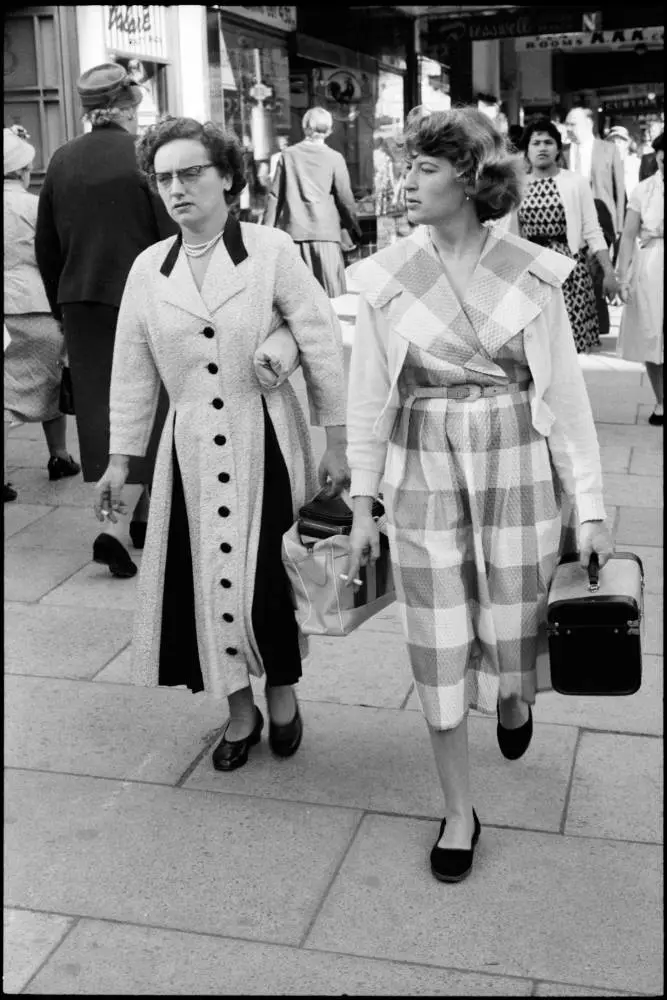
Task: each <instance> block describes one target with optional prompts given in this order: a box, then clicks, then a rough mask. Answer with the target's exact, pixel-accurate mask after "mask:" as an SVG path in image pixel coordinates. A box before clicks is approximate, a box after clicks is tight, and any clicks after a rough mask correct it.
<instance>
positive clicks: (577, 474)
mask: <svg viewBox="0 0 667 1000" xmlns="http://www.w3.org/2000/svg"><path fill="white" fill-rule="evenodd" d="M494 244H495V245H496V249H500V251H501V253H500V254H498V253H496V254H495V255H494V256H495V257H496V259H497V258H499V257H503V256H506V257H507V259H508V260H509V259H511V258H512V255H514V256H515V257H516V256H517V255H520V258H523V262H521V263H519V264H518V265H517V274H518V278H517V280H516V281H515V282H514V283H513V284H511V285H509V284H508V285H507V286H506V291H505V292H504V294H501V295H500V296H499V297H498V301H497V303H496V305H495V308H494V311H493V317H494V319H495V320H496V321H497V322H496V323H494V325H493V329H494V330H497V329H498V322H500V323H501V324H502V325H503V326H504V327H505V330H506V337H505V340H508V339H510V337H511V336H514V335H515V334H516V333H518V332H520V330H523V331H524V345H525V352H526V359H527V362H528V365H529V367H530V371H531V374H532V377H533V384H532V385H531V387H530V400H531V403H530V405H531V413H532V420H533V426H534V427H535V429H536V430H537V431H538V432H539V433H540V434H542V435H544V437H546V438H547V440H548V446H549V450H550V453H551V457H552V460H553V463H554V465H555V467H556V470H557V472H558V474H559V477H560V480H561V483H562V485H563V488H564V489H565V491H566V493H567V494H568V495H569V496H570V497H573V498H574V499H575V502H576V504H577V509H578V514H579V520H580V521H581V522H583V521H592V520H604V518H605V516H606V515H605V509H604V503H603V497H602V470H601V465H600V451H599V447H598V441H597V435H596V432H595V424H594V422H593V414H592V411H591V406H590V401H589V399H588V392H587V390H586V385H585V382H584V377H583V374H582V371H581V367H580V365H579V360H578V357H577V352H576V348H575V345H574V338H573V335H572V329H571V327H570V321H569V319H568V316H567V312H566V310H565V301H564V299H563V294H562V292H561V290H560V285H561V284H562V281H563V280H564V279H565V278H566V277H567V276H568V274H569V273H570V272H571V270H572V267H573V264H572V261H570V260H569V258H567V257H565V256H564V255H562V254H558V253H555V252H553V251H551V250H545V249H543V248H541V247H536V246H535V245H534V244H531V243H528V241H526V240H523V239H521V238H519V237H516V236H513V235H511V234H507V235H504V236H503V235H499V234H498V233H497V232H494V231H493V230H492V231H491V234H490V236H489V240H488V241H487V247H486V249H485V252H484V257H485V258H486V257H487V255H488V254H489V252H490V251H491V250H492V249H494ZM498 244H502V246H501V247H498ZM429 252H430V250H429V240H428V234H427V229H426V227H419V229H418V230H416V231H415V232H414V233H412V234H411V235H410V236H408V237H406V238H405V239H403V240H400V241H399V242H398V243H396V244H394V246H392V247H388V248H387V249H386V250H382V251H380V252H379V253H377V254H374V255H373V257H369V258H367V259H366V260H364V261H362V262H361V263H360V264H357V265H355V266H354V268H353V270H354V274H353V280H354V283H355V286H356V287H357V288H358V289H360V290H361V292H362V294H361V296H360V302H359V311H358V314H357V325H356V331H355V337H354V344H353V347H352V358H351V362H350V377H349V383H348V408H347V435H348V451H347V453H348V461H349V464H350V470H351V475H352V482H351V487H350V493H351V495H352V496H377V494H378V492H379V491H380V485H381V482H382V479H383V476H384V470H385V462H386V457H387V446H388V440H389V437H390V435H391V431H392V427H393V425H394V421H395V419H396V416H397V414H398V411H399V409H400V405H401V403H400V399H399V394H398V388H397V383H398V377H399V375H400V372H401V369H402V367H403V363H404V361H405V357H406V354H407V351H408V346H409V343H410V336H411V331H412V332H413V333H414V331H417V330H422V331H423V330H424V329H430V331H431V332H435V333H438V332H441V333H442V335H445V336H446V333H447V325H446V323H443V320H442V315H444V314H446V313H447V312H448V311H449V312H451V302H447V301H446V299H445V297H444V296H443V295H442V294H441V293H440V291H439V290H438V294H437V295H435V296H434V295H433V294H432V293H433V289H430V290H429V291H428V292H427V293H426V294H424V295H422V294H421V293H420V291H419V290H417V288H416V286H417V284H418V282H419V280H420V273H423V271H424V270H425V268H424V267H423V266H422V267H420V257H419V255H420V254H423V253H429ZM421 260H422V261H423V260H424V258H421ZM519 272H521V273H519ZM526 289H528V294H524V291H525V290H526ZM445 294H446V293H445ZM531 295H532V299H531V298H530V297H529V296H531ZM435 301H437V302H438V304H441V308H438V312H439V313H441V315H440V316H438V315H437V314H436V313H435V312H434V309H433V305H434V302H435ZM538 301H539V302H541V303H543V304H542V305H540V304H538ZM478 335H479V332H478ZM480 340H481V341H482V343H484V337H483V336H480Z"/></svg>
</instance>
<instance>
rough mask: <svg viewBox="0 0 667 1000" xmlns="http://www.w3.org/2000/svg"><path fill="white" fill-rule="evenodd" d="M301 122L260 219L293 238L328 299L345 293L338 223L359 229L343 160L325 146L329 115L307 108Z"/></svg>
mask: <svg viewBox="0 0 667 1000" xmlns="http://www.w3.org/2000/svg"><path fill="white" fill-rule="evenodd" d="M301 124H302V127H303V131H304V134H305V138H304V139H303V140H302V141H301V142H297V143H296V144H295V145H294V146H288V147H287V148H286V149H284V150H283V151H282V154H281V157H280V160H279V161H278V165H277V167H276V173H275V177H274V179H273V186H272V188H271V190H270V192H269V197H268V202H267V206H266V211H265V213H264V220H263V221H264V225H265V226H279V227H280V228H281V229H284V230H285V232H286V233H288V234H289V235H290V236H291V237H292V239H293V240H294V242H295V243H296V244H297V246H298V248H299V252H300V253H301V256H302V257H303V259H304V261H305V262H306V264H307V265H308V267H309V268H310V270H311V271H312V272H313V274H314V275H315V277H316V278H317V280H318V281H319V283H320V284H321V285H322V287H323V288H324V290H325V292H326V293H327V295H328V296H329V298H336V297H337V296H338V295H344V294H345V292H346V291H347V287H346V284H345V262H344V259H343V251H342V249H341V242H342V237H341V223H342V226H343V228H344V229H346V230H347V232H348V233H349V235H350V236H356V237H357V238H358V239H360V238H361V228H360V226H359V222H358V221H357V214H356V206H355V203H354V197H353V195H352V188H351V187H350V175H349V173H348V170H347V165H346V163H345V160H344V159H343V157H342V156H341V154H340V153H339V152H337V150H335V149H331V147H330V146H327V144H326V139H327V138H328V137H329V136H330V135H331V132H332V130H333V118H332V117H331V115H330V114H329V112H328V111H326V110H325V109H324V108H311V109H310V110H309V111H306V113H305V115H304V116H303V119H302V122H301Z"/></svg>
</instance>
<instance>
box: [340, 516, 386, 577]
mask: <svg viewBox="0 0 667 1000" xmlns="http://www.w3.org/2000/svg"><path fill="white" fill-rule="evenodd" d="M379 558H380V530H379V528H378V526H377V524H376V523H375V521H374V520H373V518H372V516H371V514H370V512H369V513H365V512H360V511H357V510H355V512H354V517H353V519H352V531H351V532H350V559H349V562H348V564H347V580H346V582H345V586H346V587H352V586H354V585H355V583H356V585H357V586H359V568H360V567H361V566H367V565H368V564H369V563H371V564H373V563H374V562H375V560H376V559H379Z"/></svg>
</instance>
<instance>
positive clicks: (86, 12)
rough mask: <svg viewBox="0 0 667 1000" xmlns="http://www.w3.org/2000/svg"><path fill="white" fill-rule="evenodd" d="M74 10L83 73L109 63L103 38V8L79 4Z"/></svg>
mask: <svg viewBox="0 0 667 1000" xmlns="http://www.w3.org/2000/svg"><path fill="white" fill-rule="evenodd" d="M74 9H75V10H76V24H77V34H78V37H79V66H80V68H81V72H82V73H85V72H86V70H88V69H92V67H93V66H99V65H100V64H101V63H105V62H108V61H109V55H108V53H107V43H106V38H105V36H104V7H101V6H97V5H91V6H90V7H87V6H85V5H83V4H81V5H79V6H77V7H75V8H74Z"/></svg>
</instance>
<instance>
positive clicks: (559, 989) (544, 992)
mask: <svg viewBox="0 0 667 1000" xmlns="http://www.w3.org/2000/svg"><path fill="white" fill-rule="evenodd" d="M648 995H649V994H647V993H626V992H625V990H602V989H600V988H599V987H598V988H597V989H590V988H589V987H587V986H577V985H570V984H568V983H537V986H536V987H535V992H534V993H533V996H534V997H645V996H648Z"/></svg>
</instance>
